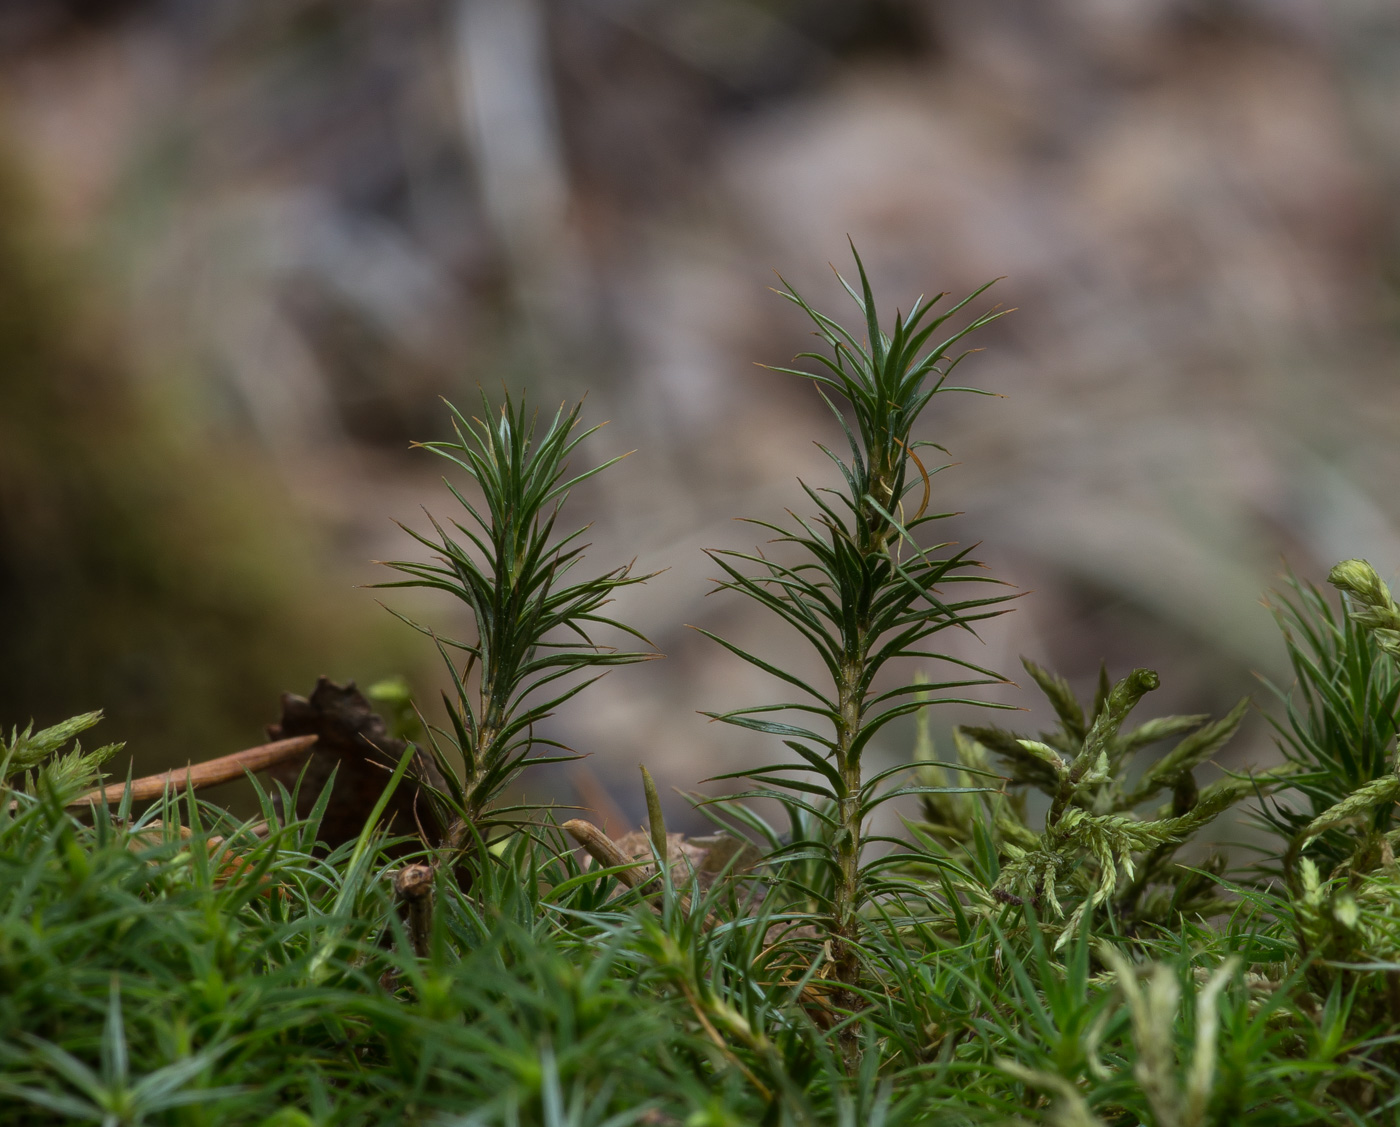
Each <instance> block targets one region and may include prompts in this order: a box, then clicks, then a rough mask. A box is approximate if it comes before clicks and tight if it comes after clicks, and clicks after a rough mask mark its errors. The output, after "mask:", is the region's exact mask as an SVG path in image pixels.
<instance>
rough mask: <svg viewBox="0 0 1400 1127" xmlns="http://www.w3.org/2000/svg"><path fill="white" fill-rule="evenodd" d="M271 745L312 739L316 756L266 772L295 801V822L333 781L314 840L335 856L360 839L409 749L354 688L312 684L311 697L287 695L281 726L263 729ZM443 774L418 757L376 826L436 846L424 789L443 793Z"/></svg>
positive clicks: (438, 822) (431, 805) (437, 826)
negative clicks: (291, 739)
mask: <svg viewBox="0 0 1400 1127" xmlns="http://www.w3.org/2000/svg"><path fill="white" fill-rule="evenodd" d="M267 733H268V736H269V737H271V738H272V739H285V738H287V737H289V736H315V737H317V742H316V745H315V749H314V750H312V751H310V752H308V753H307V754H305V755H303V756H298V757H297V758H296V759H292V760H288V761H286V762H284V763H280V764H277V765H276V766H274V767H272V768H271V769H269V771H268V775H269V776H270V777H271V778H272V780H273V781H274V782H277V783H281V784H282V785H283V786H284V787H286V788H287V790H288V791H289V792H293V793H295V795H296V816H297V817H298V818H305V817H308V816H309V815H310V813H311V810H312V807H313V806H315V804H316V800H317V798H318V797H320V794H321V791H322V790H323V789H324V788H325V785H326V783H327V781H329V780H330V778H331V776H332V774H334V776H335V785H334V788H333V790H332V791H331V798H330V803H329V805H328V806H327V807H326V811H325V814H324V816H323V817H322V819H321V827H320V837H321V840H322V841H324V842H325V843H326V844H327V845H328V846H330V847H331V848H332V849H334V848H335V847H336V846H338V845H342V844H344V843H345V842H347V841H354V840H355V839H356V838H357V837H359V835H360V833H361V831H362V830H363V829H364V828H365V823H366V822H367V821H368V819H369V815H370V812H371V811H372V810H373V809H374V805H375V803H376V802H378V801H379V796H380V795H381V794H382V793H383V792H384V785H385V783H387V782H388V781H389V776H390V775H392V774H393V771H394V767H395V766H396V765H397V764H398V762H399V760H400V759H401V758H402V757H403V754H404V752H405V751H406V750H407V747H408V745H407V743H405V742H404V741H403V740H398V739H395V738H394V737H393V736H391V735H390V734H389V730H388V727H387V726H386V725H385V723H384V720H383V719H382V718H381V717H380V716H379V715H378V714H377V713H376V712H374V710H373V709H372V708H371V707H370V703H369V701H367V700H366V699H365V698H364V696H363V695H362V694H361V693H360V691H359V690H358V689H357V688H355V683H354V682H353V681H352V682H350V683H349V684H348V685H344V686H341V685H337V684H335V683H334V682H333V681H331V680H329V679H328V678H326V677H321V678H318V679H317V681H316V688H315V689H314V690H312V693H311V695H310V696H309V697H300V696H296V695H295V694H293V693H285V694H283V696H282V719H281V722H280V723H277V724H272V725H269V726H268V729H267ZM444 785H445V784H444V782H443V777H442V773H441V772H440V771H439V770H438V768H437V766H436V764H434V763H433V762H432V761H431V760H430V759H429V758H428V757H427V756H425V755H424V754H422V752H417V753H415V755H414V757H413V761H412V763H411V764H410V767H409V770H408V772H407V774H405V776H404V779H403V781H402V782H401V783H400V784H399V787H398V789H397V791H395V793H394V795H393V797H392V798H391V799H390V801H389V804H388V806H387V807H386V808H385V811H384V815H383V819H382V823H381V824H382V825H383V826H384V827H385V828H386V829H387V830H388V831H389V832H390V833H392V834H418V835H419V836H420V837H422V838H424V839H425V840H426V841H427V842H429V843H430V844H437V843H438V842H440V841H441V840H442V838H443V836H444V834H445V832H446V824H445V823H444V821H443V819H442V817H441V815H440V814H439V812H438V807H437V805H436V803H435V802H434V800H433V799H432V797H431V795H430V794H429V790H428V788H431V789H432V790H437V791H441V790H442V789H443V788H444Z"/></svg>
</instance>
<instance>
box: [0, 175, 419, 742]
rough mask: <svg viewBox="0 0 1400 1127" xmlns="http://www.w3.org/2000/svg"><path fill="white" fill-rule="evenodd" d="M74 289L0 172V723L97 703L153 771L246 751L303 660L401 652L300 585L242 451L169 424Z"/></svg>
mask: <svg viewBox="0 0 1400 1127" xmlns="http://www.w3.org/2000/svg"><path fill="white" fill-rule="evenodd" d="M73 278H74V272H73V263H72V261H71V260H70V259H69V258H67V257H66V256H65V255H63V254H61V253H59V252H58V251H57V247H56V244H55V242H54V241H53V240H52V237H51V235H50V233H49V232H48V230H47V228H46V227H45V225H44V223H43V222H42V221H41V220H40V219H39V218H38V217H37V214H36V211H35V209H34V207H33V206H32V203H31V200H30V199H29V198H28V195H27V193H26V188H25V183H24V179H23V177H22V175H21V174H20V172H19V171H18V170H17V169H16V167H15V165H14V163H13V161H12V160H9V159H5V160H3V161H0V622H2V623H3V624H4V625H3V644H0V718H3V721H4V723H5V725H6V727H7V728H8V727H11V726H15V725H18V726H20V727H23V725H24V724H25V723H26V722H28V721H30V720H31V719H34V720H37V721H38V722H39V723H40V724H43V723H46V722H50V721H54V720H58V719H60V718H62V717H63V716H65V715H68V714H70V713H72V712H73V711H75V710H77V709H78V708H82V707H85V706H87V705H89V704H91V703H92V702H97V701H100V702H102V703H103V705H104V707H105V710H106V712H107V715H108V717H109V720H108V723H109V726H110V727H111V728H112V729H113V730H114V731H115V732H116V733H118V734H120V735H121V736H123V737H126V738H129V739H131V740H133V741H134V742H135V744H136V745H137V746H139V747H140V748H141V753H142V760H143V763H149V764H150V765H151V766H152V768H153V767H154V765H155V764H157V763H160V762H162V761H169V760H174V759H179V760H180V761H184V760H187V759H188V758H190V757H191V756H193V757H196V758H199V757H206V756H208V755H212V754H221V753H223V752H224V751H227V750H230V749H231V748H234V747H239V746H243V745H245V744H246V743H247V742H248V738H249V735H250V734H251V733H256V732H257V731H258V730H259V728H260V726H261V725H262V723H264V722H266V721H267V720H268V719H270V718H271V716H270V715H269V713H270V712H271V711H273V710H274V709H275V702H276V700H277V696H278V694H279V693H280V692H281V691H282V690H283V689H285V688H286V687H287V686H288V685H294V684H299V683H303V682H306V681H309V680H311V679H312V678H314V676H315V675H316V674H317V673H320V672H322V671H323V670H322V669H321V668H319V666H320V663H322V662H334V663H335V664H336V666H338V667H339V668H342V669H349V668H350V667H351V666H352V665H360V666H361V667H362V668H364V669H365V670H366V671H367V672H373V671H374V670H375V669H376V667H378V668H380V669H385V671H387V669H386V667H388V668H392V666H393V663H394V659H395V656H396V655H398V654H399V653H401V652H402V650H401V649H400V648H398V647H397V644H396V643H395V642H394V641H393V640H392V639H390V640H388V641H387V642H385V643H379V642H377V641H375V640H374V639H375V634H376V631H377V627H378V623H377V621H376V620H375V619H373V618H371V619H370V620H369V624H368V627H366V626H364V625H360V624H359V622H356V620H355V618H354V616H353V615H351V616H347V615H346V614H345V612H344V610H343V609H340V608H339V607H338V606H337V604H338V603H340V602H341V600H340V599H339V598H338V597H337V593H336V592H334V591H333V590H327V589H325V588H324V587H322V586H318V582H319V581H320V580H321V579H323V578H324V575H325V572H324V571H323V570H318V568H317V560H316V555H315V552H314V550H313V546H312V543H311V542H310V541H309V540H308V539H307V538H306V537H305V536H304V535H303V534H302V533H301V532H300V531H299V530H298V528H297V525H296V522H295V519H294V517H293V514H292V512H291V511H290V510H289V508H288V505H287V501H286V498H285V494H284V492H283V491H282V490H281V489H280V488H279V487H278V485H277V483H276V482H275V481H274V480H272V479H271V478H270V477H269V476H268V475H267V473H266V472H265V470H264V469H263V468H262V467H261V466H260V464H259V460H258V458H257V456H256V454H255V453H254V452H252V451H250V450H249V449H247V447H246V446H244V445H242V444H240V443H237V442H229V441H221V440H219V439H218V438H216V437H213V436H208V435H206V436H202V437H200V438H198V439H196V436H193V435H190V434H187V433H185V434H182V433H181V431H180V430H179V429H178V428H177V427H175V426H173V425H172V423H171V420H170V418H169V414H168V411H167V409H166V408H165V407H164V406H163V405H161V404H159V403H155V402H152V401H150V400H149V399H148V398H147V397H146V395H145V389H144V388H143V387H142V385H141V383H140V381H139V380H137V379H135V378H134V376H133V373H132V371H131V368H130V366H129V363H128V361H127V359H126V358H125V350H124V347H123V342H122V337H121V334H120V333H119V332H117V331H115V330H114V329H113V328H112V327H111V325H110V321H109V319H108V318H107V317H106V316H105V315H104V314H103V313H102V312H101V311H100V309H99V308H96V307H95V305H97V304H100V303H94V301H93V294H92V293H91V291H89V290H87V289H84V288H83V287H81V286H79V285H77V284H76V283H75V282H74V280H73ZM371 609H372V608H371ZM363 621H364V620H363V619H361V620H360V622H363ZM378 633H380V634H383V633H386V632H383V631H378ZM372 645H387V650H385V651H384V652H383V653H382V655H381V656H373V650H372V648H371V647H372Z"/></svg>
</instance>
